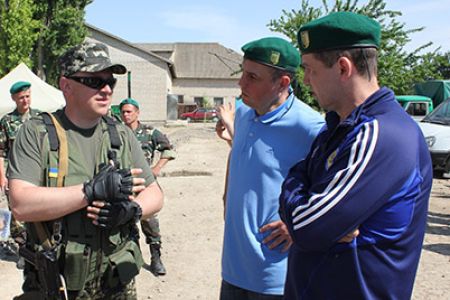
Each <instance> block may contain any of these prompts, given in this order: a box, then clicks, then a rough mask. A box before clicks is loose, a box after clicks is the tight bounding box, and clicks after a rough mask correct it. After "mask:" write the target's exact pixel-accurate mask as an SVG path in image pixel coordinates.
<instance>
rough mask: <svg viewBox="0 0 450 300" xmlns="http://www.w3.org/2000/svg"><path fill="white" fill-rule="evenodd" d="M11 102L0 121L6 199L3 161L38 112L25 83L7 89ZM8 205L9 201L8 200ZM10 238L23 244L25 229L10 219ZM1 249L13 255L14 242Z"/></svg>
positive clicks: (1, 172) (0, 176) (4, 186)
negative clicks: (14, 106)
mask: <svg viewBox="0 0 450 300" xmlns="http://www.w3.org/2000/svg"><path fill="white" fill-rule="evenodd" d="M9 92H10V94H11V98H12V100H13V101H14V102H15V104H16V108H15V109H14V110H13V111H12V112H10V113H8V114H6V115H5V116H3V117H2V118H1V120H0V189H1V191H2V192H4V193H5V194H6V197H7V199H8V198H9V197H8V178H7V177H6V164H5V160H7V159H8V154H9V150H10V149H11V148H12V145H13V143H14V140H15V139H16V135H17V132H18V131H19V128H20V127H21V126H22V124H23V123H24V122H25V121H27V120H29V119H30V118H31V117H34V116H37V114H38V113H39V111H38V110H36V109H32V108H31V107H30V105H31V83H29V82H26V81H18V82H16V83H14V84H13V85H12V86H11V88H10V89H9ZM8 203H9V199H8ZM10 230H11V238H12V239H13V240H14V241H15V242H16V243H17V244H19V245H21V244H24V242H25V228H24V227H23V225H22V224H20V223H19V222H17V221H16V220H15V219H14V217H13V216H12V217H11V225H10ZM2 247H3V249H5V250H7V251H8V250H9V252H10V253H11V254H12V253H13V248H15V246H14V242H13V241H11V242H8V243H5V244H4V245H2ZM23 265H24V261H23V259H20V258H19V261H18V262H17V267H18V268H19V269H22V268H23Z"/></svg>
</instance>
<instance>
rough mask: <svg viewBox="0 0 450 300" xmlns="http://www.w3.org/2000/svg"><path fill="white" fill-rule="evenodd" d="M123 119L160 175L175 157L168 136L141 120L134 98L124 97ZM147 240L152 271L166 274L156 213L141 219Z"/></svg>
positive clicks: (153, 170) (155, 172)
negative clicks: (156, 158) (157, 156)
mask: <svg viewBox="0 0 450 300" xmlns="http://www.w3.org/2000/svg"><path fill="white" fill-rule="evenodd" d="M119 107H120V113H121V116H122V121H123V122H124V123H125V125H127V126H128V127H130V128H131V129H132V130H133V132H134V134H135V135H136V137H137V139H138V140H139V142H140V143H141V146H142V150H143V151H144V154H145V158H146V159H147V162H148V164H149V165H150V166H152V172H153V175H154V176H155V177H157V176H159V174H160V173H161V169H162V168H163V167H164V165H166V164H167V162H168V161H169V160H172V159H175V152H174V151H173V147H172V145H171V144H170V142H169V140H168V139H167V137H166V136H165V135H164V134H163V133H161V132H160V131H159V130H158V129H155V128H153V127H152V126H150V125H144V124H142V123H141V122H139V103H138V102H137V101H136V100H134V99H132V98H127V99H124V100H123V101H122V102H121V103H120V106H119ZM156 152H159V154H160V155H159V159H158V161H157V162H154V161H153V159H154V157H155V153H156ZM141 227H142V231H143V232H144V235H145V241H146V243H147V244H149V245H150V255H151V259H150V271H151V272H152V273H153V274H155V275H156V276H159V275H165V274H166V269H165V268H164V265H163V263H162V261H161V234H160V229H159V220H158V218H157V216H156V215H154V216H152V217H151V218H149V219H147V220H141Z"/></svg>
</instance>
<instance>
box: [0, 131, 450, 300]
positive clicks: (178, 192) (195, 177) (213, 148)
mask: <svg viewBox="0 0 450 300" xmlns="http://www.w3.org/2000/svg"><path fill="white" fill-rule="evenodd" d="M160 129H161V130H162V131H163V132H165V133H167V134H168V136H169V138H170V139H171V141H172V142H173V143H174V144H175V146H176V149H177V152H178V158H177V159H176V160H175V161H172V162H170V163H169V164H168V165H167V166H166V168H165V169H164V174H163V176H162V177H160V178H159V182H160V184H161V186H162V188H163V190H164V192H165V205H164V208H163V210H162V211H161V212H160V214H159V218H160V224H161V231H162V234H163V249H162V254H163V256H162V258H163V261H164V264H165V266H166V268H167V275H166V276H161V277H155V276H153V275H152V274H151V273H150V272H149V271H147V270H146V269H143V270H141V273H140V274H139V275H138V276H137V288H138V298H139V299H140V300H143V299H160V300H174V299H183V300H184V299H185V300H195V299H206V300H210V299H218V292H219V285H220V257H221V246H222V234H223V205H222V191H223V184H224V176H225V166H226V157H227V153H228V150H229V149H228V145H227V144H226V143H225V142H223V141H221V140H219V139H218V138H217V137H216V136H215V133H214V126H213V124H211V123H209V124H188V125H187V126H181V127H167V128H166V127H160ZM449 187H450V181H449V180H445V179H444V180H435V181H434V186H433V191H432V198H431V201H430V212H429V217H428V227H427V233H426V236H425V243H424V246H423V251H422V258H421V262H420V266H419V271H418V274H417V278H416V283H415V288H414V295H413V299H445V298H447V299H448V293H449V290H450V189H449ZM4 205H5V203H0V206H4ZM141 246H142V249H143V254H144V259H145V261H146V262H147V263H149V259H150V258H149V249H148V247H147V245H146V244H145V243H144V242H142V244H141ZM1 258H2V259H1ZM21 282H22V275H21V272H20V271H18V270H17V269H16V268H15V262H14V261H10V260H8V259H7V258H5V257H0V299H11V298H12V297H13V296H14V295H17V294H19V293H20V285H21Z"/></svg>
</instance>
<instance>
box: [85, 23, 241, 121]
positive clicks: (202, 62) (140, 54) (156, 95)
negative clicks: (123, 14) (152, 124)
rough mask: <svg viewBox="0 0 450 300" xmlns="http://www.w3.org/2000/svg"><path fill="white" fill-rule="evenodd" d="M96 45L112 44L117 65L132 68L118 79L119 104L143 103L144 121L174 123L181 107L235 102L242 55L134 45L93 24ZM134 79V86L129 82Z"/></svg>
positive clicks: (214, 47) (211, 46) (196, 47)
mask: <svg viewBox="0 0 450 300" xmlns="http://www.w3.org/2000/svg"><path fill="white" fill-rule="evenodd" d="M87 27H88V29H89V32H90V35H89V38H88V39H90V40H95V41H99V42H102V43H104V44H106V45H107V46H108V48H109V51H110V55H111V58H112V60H113V62H116V63H121V64H123V65H124V66H126V67H127V69H128V71H129V72H130V74H129V76H127V75H123V76H120V75H119V76H117V78H118V82H117V86H116V88H115V91H114V96H113V104H119V103H120V101H121V100H122V99H124V98H127V97H128V83H130V91H131V97H132V98H134V99H136V100H137V101H139V104H140V106H141V119H142V120H143V121H162V120H166V119H168V118H169V119H174V118H176V114H177V103H178V104H180V105H186V104H195V103H198V102H199V101H201V99H202V98H206V99H207V100H208V102H209V105H211V106H214V105H217V104H222V103H228V102H231V101H234V100H235V98H236V97H237V96H239V94H240V89H239V86H238V80H239V77H240V73H239V70H240V64H241V62H242V56H241V55H240V54H238V53H236V52H235V51H233V50H231V49H228V48H225V47H224V46H222V45H220V44H218V43H170V44H167V43H165V44H149V43H146V44H133V43H130V42H128V41H126V40H123V39H121V38H119V37H116V36H114V35H112V34H110V33H107V32H105V31H103V30H101V29H98V28H95V27H93V26H91V25H87ZM128 77H130V82H128Z"/></svg>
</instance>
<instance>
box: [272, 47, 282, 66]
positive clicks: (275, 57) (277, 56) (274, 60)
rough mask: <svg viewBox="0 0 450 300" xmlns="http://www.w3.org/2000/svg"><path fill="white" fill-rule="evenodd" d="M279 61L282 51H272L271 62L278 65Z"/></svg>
mask: <svg viewBox="0 0 450 300" xmlns="http://www.w3.org/2000/svg"><path fill="white" fill-rule="evenodd" d="M279 61H280V52H277V51H272V53H271V54H270V62H271V63H272V64H273V65H275V66H276V65H277V64H278V62H279Z"/></svg>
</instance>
